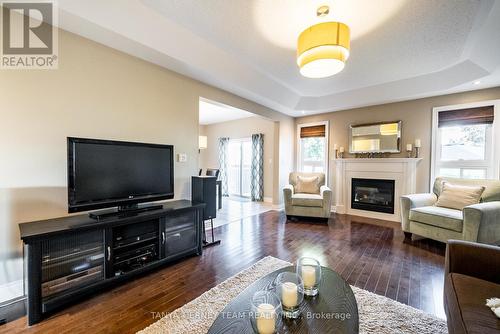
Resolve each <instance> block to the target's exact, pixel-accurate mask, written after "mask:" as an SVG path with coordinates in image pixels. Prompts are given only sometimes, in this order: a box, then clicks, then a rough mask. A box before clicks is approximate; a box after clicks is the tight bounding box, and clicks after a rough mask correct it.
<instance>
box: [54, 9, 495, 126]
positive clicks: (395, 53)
mask: <svg viewBox="0 0 500 334" xmlns="http://www.w3.org/2000/svg"><path fill="white" fill-rule="evenodd" d="M58 3H59V7H60V15H59V25H60V26H61V27H62V28H64V29H66V30H69V31H72V32H74V33H77V34H80V35H82V36H84V37H87V38H90V39H93V40H96V41H98V42H101V43H103V44H105V45H108V46H111V47H113V48H116V49H119V50H122V51H124V52H127V53H129V54H132V55H135V56H138V57H140V58H143V59H146V60H148V61H151V62H153V63H156V64H158V65H160V66H164V67H166V68H169V69H172V70H174V71H177V72H179V73H182V74H185V75H188V76H190V77H193V78H195V79H198V80H201V81H203V82H206V83H208V84H211V85H214V86H217V87H220V88H222V89H225V90H228V91H231V92H233V93H235V94H238V95H240V96H243V97H245V98H248V99H250V100H253V101H256V102H258V103H261V104H263V105H266V106H268V107H270V108H273V109H275V110H278V111H281V112H283V113H286V114H289V115H292V116H300V115H302V114H304V113H305V114H313V113H320V112H327V111H335V110H341V109H347V108H354V107H360V106H365V105H371V104H380V103H386V102H393V101H401V100H406V99H413V98H420V97H426V96H433V95H440V94H446V93H452V92H459V91H465V90H471V89H480V88H485V87H492V86H498V85H500V57H499V56H498V55H499V54H500V38H499V37H498V32H499V31H500V1H495V0H481V1H479V0H439V1H430V0H428V1H422V0H384V1H373V0H327V1H319V0H272V1H271V0H253V1H250V0H210V1H199V0H169V1H159V0H142V1H141V0H127V1H124V0H107V1H99V0H86V1H81V0H59V2H58ZM323 3H329V4H330V7H331V12H332V14H331V16H330V17H329V18H328V19H333V20H341V21H343V22H345V23H346V24H348V25H349V26H350V28H351V31H352V43H351V57H350V58H349V60H348V61H347V64H346V67H345V69H344V71H343V72H341V73H340V74H338V75H336V76H333V77H330V78H326V79H308V78H304V77H302V76H301V75H300V74H299V71H298V68H297V65H296V63H295V57H296V55H295V43H296V39H297V36H298V34H299V32H300V31H301V30H302V29H304V28H305V27H307V26H308V25H310V24H313V23H315V22H318V19H317V18H316V17H315V10H316V8H317V7H318V5H319V4H323ZM475 80H481V84H480V85H472V82H473V81H475Z"/></svg>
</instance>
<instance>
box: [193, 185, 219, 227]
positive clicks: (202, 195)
mask: <svg viewBox="0 0 500 334" xmlns="http://www.w3.org/2000/svg"><path fill="white" fill-rule="evenodd" d="M216 181H217V178H216V177H215V176H193V177H192V178H191V202H193V204H196V203H205V205H206V206H205V209H204V210H203V220H208V219H213V218H215V217H216V215H217V190H216Z"/></svg>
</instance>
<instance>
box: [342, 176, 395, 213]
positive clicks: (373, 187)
mask: <svg viewBox="0 0 500 334" xmlns="http://www.w3.org/2000/svg"><path fill="white" fill-rule="evenodd" d="M351 208H353V209H359V210H368V211H375V212H383V213H390V214H394V180H379V179H355V178H353V179H352V189H351Z"/></svg>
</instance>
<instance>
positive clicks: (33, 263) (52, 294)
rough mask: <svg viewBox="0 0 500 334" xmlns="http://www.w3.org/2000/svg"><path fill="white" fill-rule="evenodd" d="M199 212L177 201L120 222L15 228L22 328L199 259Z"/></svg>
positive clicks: (69, 221) (82, 218) (66, 220)
mask: <svg viewBox="0 0 500 334" xmlns="http://www.w3.org/2000/svg"><path fill="white" fill-rule="evenodd" d="M156 204H158V203H156ZM204 207H205V204H196V203H191V201H187V200H178V201H169V202H166V203H164V204H163V206H162V207H161V209H159V210H149V208H150V207H147V209H146V211H142V212H140V213H137V211H136V214H134V215H128V216H125V217H121V216H117V215H114V216H110V218H109V219H101V220H94V219H91V218H89V216H88V215H86V214H82V215H75V216H68V217H62V218H55V219H49V220H45V221H38V222H30V223H22V224H19V230H20V232H21V239H22V240H23V242H24V245H25V248H24V249H25V265H26V274H25V276H24V277H25V279H26V280H27V282H26V287H27V294H28V305H27V309H28V324H29V325H33V324H35V323H37V322H39V321H40V320H42V319H43V318H45V317H47V316H48V315H50V314H52V313H53V312H55V311H56V310H59V309H61V308H62V307H64V306H66V305H68V304H71V303H74V302H76V301H77V300H79V299H81V298H86V297H87V296H90V295H93V294H95V293H97V292H98V291H99V290H102V289H106V288H109V287H113V286H116V285H117V284H120V283H122V282H124V281H126V280H128V279H132V278H134V277H137V276H139V275H143V274H144V273H146V272H148V271H152V270H154V269H155V268H160V267H161V266H164V265H167V264H169V263H173V262H176V261H178V260H180V259H182V258H184V257H187V256H192V255H201V253H202V249H203V248H202V235H203V209H204ZM115 212H116V211H115Z"/></svg>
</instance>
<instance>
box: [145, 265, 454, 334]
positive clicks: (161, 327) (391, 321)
mask: <svg viewBox="0 0 500 334" xmlns="http://www.w3.org/2000/svg"><path fill="white" fill-rule="evenodd" d="M289 265H291V264H290V263H289V262H286V261H283V260H280V259H277V258H274V257H271V256H268V257H265V258H263V259H262V260H260V261H258V262H257V263H255V264H254V265H253V266H251V267H250V268H247V269H245V270H243V271H241V272H239V273H238V274H236V275H235V276H233V277H230V278H228V279H227V280H225V281H224V282H222V283H221V284H219V285H217V286H215V287H214V288H212V289H210V290H208V291H207V292H205V293H204V294H202V295H201V296H199V297H198V298H196V299H194V300H192V301H191V302H189V303H187V304H186V305H184V306H182V307H181V308H178V309H177V310H175V311H173V312H172V313H169V314H167V315H165V316H164V317H163V318H161V319H160V320H158V321H157V322H155V323H153V324H152V325H150V326H149V327H147V328H145V329H143V330H142V331H140V332H139V333H140V334H160V333H162V334H186V333H189V334H206V333H207V332H208V330H209V328H210V326H211V325H212V323H213V322H214V321H215V319H216V318H217V316H218V314H219V312H220V311H222V310H223V309H224V307H225V306H226V305H227V304H228V303H229V302H231V300H233V299H234V298H235V297H236V296H237V295H238V294H239V293H240V292H242V291H243V290H244V289H245V288H246V287H248V286H249V285H250V284H252V283H253V282H255V281H256V280H258V279H259V278H261V277H263V276H265V275H267V274H269V273H271V272H273V271H275V270H278V269H281V268H283V267H286V266H289ZM351 288H352V290H353V292H354V295H355V296H356V301H357V303H358V313H359V331H360V333H363V334H368V333H370V334H371V333H374V334H375V333H376V334H389V333H390V334H392V333H401V334H402V333H412V334H413V333H419V334H446V333H448V330H447V327H446V322H445V321H444V320H442V319H439V318H436V317H434V316H432V315H430V314H427V313H424V312H423V311H420V310H417V309H415V308H413V307H411V306H408V305H404V304H401V303H399V302H396V301H394V300H392V299H389V298H387V297H383V296H380V295H377V294H374V293H371V292H369V291H366V290H363V289H360V288H357V287H353V286H351Z"/></svg>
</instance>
